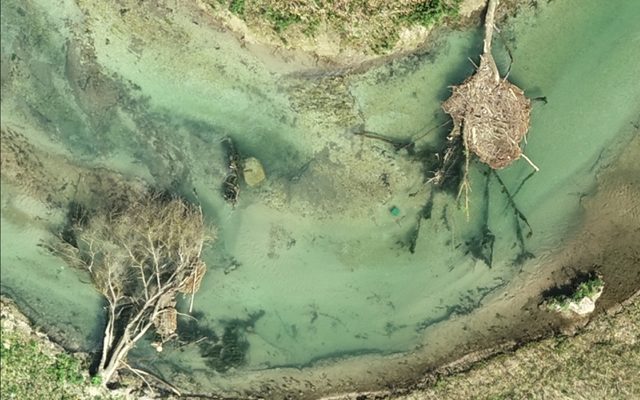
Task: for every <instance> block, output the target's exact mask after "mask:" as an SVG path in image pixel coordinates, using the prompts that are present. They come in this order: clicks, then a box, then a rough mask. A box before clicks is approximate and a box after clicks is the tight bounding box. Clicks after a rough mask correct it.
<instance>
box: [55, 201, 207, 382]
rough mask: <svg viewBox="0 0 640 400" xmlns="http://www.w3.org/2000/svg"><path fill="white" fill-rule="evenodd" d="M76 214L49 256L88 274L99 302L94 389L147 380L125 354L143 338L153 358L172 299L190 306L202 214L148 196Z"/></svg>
mask: <svg viewBox="0 0 640 400" xmlns="http://www.w3.org/2000/svg"><path fill="white" fill-rule="evenodd" d="M75 207H78V206H77V205H75ZM82 210H83V209H82V208H81V209H80V211H78V210H72V212H71V213H70V221H69V226H68V227H66V228H65V229H64V230H63V232H62V237H63V239H64V242H63V243H61V244H59V245H57V247H56V248H55V249H56V250H57V252H59V254H61V255H62V256H63V257H64V258H65V259H66V261H67V262H68V263H69V264H70V265H72V266H74V267H77V268H79V269H81V270H83V271H85V272H86V273H88V274H89V276H90V278H91V281H92V282H93V284H94V286H95V287H96V289H97V290H98V291H99V292H100V293H101V294H102V295H103V296H104V298H105V300H106V302H107V307H106V310H107V324H106V327H105V330H104V339H103V347H102V351H101V354H100V357H99V360H98V361H97V367H96V371H95V374H96V376H97V378H96V381H98V380H99V381H100V383H101V384H102V385H103V386H106V385H107V384H108V383H109V382H110V381H111V380H112V379H113V378H114V374H115V373H116V372H117V371H118V370H120V369H123V368H125V369H127V370H129V371H132V372H134V373H135V374H136V375H138V376H140V377H143V376H147V375H149V374H148V373H146V372H144V371H140V370H137V369H135V368H133V367H131V366H130V365H129V364H128V363H127V354H128V353H129V351H130V350H131V349H132V348H133V347H134V346H135V345H136V343H137V342H138V341H139V340H140V339H142V338H143V337H144V336H145V335H146V334H147V333H148V332H151V331H155V334H156V342H155V346H156V348H157V349H158V350H159V351H161V349H162V344H163V343H164V342H166V341H168V340H170V339H172V338H173V337H174V336H175V331H176V327H177V311H176V308H175V306H176V295H177V294H178V292H182V293H189V294H191V300H192V302H193V294H194V293H195V292H196V290H197V289H198V287H199V285H200V280H201V279H202V276H203V275H204V273H205V271H206V266H205V264H204V262H203V261H202V260H201V257H200V256H201V252H202V247H203V245H204V242H205V238H206V236H205V227H204V223H203V217H202V210H201V209H200V208H199V207H195V206H192V205H190V204H188V203H186V202H185V201H184V200H182V199H179V198H171V197H168V196H165V195H162V194H156V193H148V194H141V195H140V196H133V197H130V198H125V199H122V200H121V201H120V202H118V203H117V204H111V205H110V206H109V208H108V209H104V210H103V209H98V210H94V211H93V212H91V213H89V212H83V211H82ZM143 379H144V378H143Z"/></svg>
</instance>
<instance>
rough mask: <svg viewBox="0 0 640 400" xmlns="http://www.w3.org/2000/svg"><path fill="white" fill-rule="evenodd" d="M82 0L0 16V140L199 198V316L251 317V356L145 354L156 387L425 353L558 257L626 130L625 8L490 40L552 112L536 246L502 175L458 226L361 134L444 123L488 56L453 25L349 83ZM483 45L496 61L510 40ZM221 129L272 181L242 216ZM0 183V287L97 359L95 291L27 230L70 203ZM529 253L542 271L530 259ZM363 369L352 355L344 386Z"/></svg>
mask: <svg viewBox="0 0 640 400" xmlns="http://www.w3.org/2000/svg"><path fill="white" fill-rule="evenodd" d="M78 3H79V4H80V7H77V6H76V4H74V3H73V2H71V1H66V2H62V3H61V4H60V6H57V7H55V8H53V7H51V6H50V5H49V4H48V3H47V2H44V1H42V2H40V1H31V2H14V1H3V2H2V64H3V66H2V69H3V71H2V88H3V89H2V90H3V96H2V117H3V118H2V119H3V121H2V126H3V129H4V128H5V127H12V128H13V129H17V130H20V131H21V132H22V133H23V134H24V135H25V136H27V137H28V138H29V139H30V140H31V141H32V142H33V143H34V144H35V145H38V146H45V148H48V149H50V151H51V152H53V153H56V152H57V153H60V154H64V155H65V156H69V157H71V158H72V159H74V160H76V161H78V162H81V163H82V164H83V165H85V166H102V167H106V168H109V169H112V170H116V171H120V172H122V173H125V174H127V175H130V176H137V177H142V178H144V179H146V180H148V181H150V182H153V183H154V184H157V185H159V186H170V185H171V186H172V187H174V188H177V190H179V191H181V192H182V193H187V194H189V193H191V192H192V189H196V191H197V193H198V196H199V199H200V201H201V203H202V205H203V208H204V210H205V212H206V215H207V219H208V221H209V222H210V223H211V224H212V225H215V226H216V227H217V230H218V236H219V238H218V240H217V241H216V242H215V244H213V245H212V246H211V248H209V249H208V250H207V252H206V254H205V258H206V261H207V264H208V265H209V272H208V274H207V275H206V277H205V279H204V281H203V284H202V288H201V290H200V291H199V292H198V294H197V296H196V302H195V311H196V312H197V313H198V324H199V326H200V328H202V329H210V330H214V331H215V332H216V333H217V334H218V335H221V334H222V332H223V331H224V329H225V327H229V326H231V325H233V323H234V322H233V321H236V322H235V323H236V324H237V323H238V320H240V321H251V322H250V323H245V325H242V323H240V326H241V327H242V329H241V330H236V331H235V333H236V334H237V335H238V336H239V337H240V340H241V342H244V343H248V347H247V351H246V354H244V362H243V363H242V365H239V366H235V367H234V369H233V370H232V371H231V372H229V371H227V372H226V373H224V374H222V375H221V374H219V373H216V372H213V371H212V370H211V369H210V368H208V367H207V364H206V363H205V361H206V360H205V359H203V358H202V357H201V354H200V353H199V351H198V348H197V346H191V347H186V348H183V349H181V351H178V350H173V351H172V350H171V349H168V350H166V351H165V352H163V353H161V354H151V353H149V352H148V351H146V350H145V349H139V354H138V356H137V357H138V362H140V363H141V364H142V365H145V366H146V367H149V368H154V369H155V370H157V371H160V372H162V373H163V374H165V375H166V376H171V374H172V373H173V372H174V371H176V370H178V371H183V372H187V373H188V374H190V375H192V377H193V379H194V380H196V381H197V382H199V383H200V384H202V385H204V387H214V388H222V389H223V390H231V389H230V388H229V386H233V385H237V382H238V381H239V380H240V381H241V380H242V378H243V376H245V375H243V374H246V376H247V377H249V376H250V377H251V379H253V380H254V381H255V382H260V379H261V378H260V372H256V371H261V370H265V369H267V368H274V367H298V366H307V367H308V366H310V365H311V364H312V363H314V362H317V361H319V360H325V361H327V362H329V361H330V360H331V359H332V358H335V357H336V356H350V355H362V354H372V355H389V354H395V353H398V352H407V351H412V350H413V349H415V348H416V346H421V347H422V348H424V347H428V346H429V344H428V343H423V333H424V330H425V329H426V328H427V327H429V326H432V325H433V324H446V323H447V320H448V318H450V317H451V316H453V315H461V314H467V313H469V312H471V311H472V310H473V309H475V308H477V307H479V306H480V305H481V304H482V302H483V299H486V298H489V297H491V296H497V295H499V294H500V290H501V289H502V288H503V287H504V286H505V285H506V284H507V283H508V282H509V281H510V280H511V279H512V278H513V277H514V276H516V275H517V274H518V273H519V272H520V271H521V270H523V269H528V270H529V271H531V270H535V268H538V266H539V265H540V266H541V265H542V263H541V261H540V260H543V259H545V256H546V255H547V254H549V252H551V251H552V250H554V249H557V248H559V247H560V246H561V244H562V241H563V239H564V238H565V237H566V236H567V235H568V234H569V233H570V232H571V230H572V228H573V227H574V226H575V225H576V224H577V223H578V222H579V221H580V210H581V207H580V200H581V198H582V196H583V195H584V194H588V193H589V192H590V191H591V190H592V189H593V185H594V182H595V180H594V179H595V174H596V172H597V171H598V170H599V168H601V167H603V166H606V165H607V163H608V162H610V160H611V159H612V158H613V157H614V156H615V154H616V153H617V152H618V151H619V150H620V148H621V146H623V144H624V143H626V141H628V139H629V137H630V135H632V134H637V129H636V131H635V133H633V131H632V130H631V124H632V123H633V122H636V121H637V118H638V115H639V114H640V87H639V86H638V85H635V84H632V83H633V82H635V78H636V77H637V76H640V68H639V67H638V63H637V62H635V60H637V59H638V58H640V29H638V27H637V24H636V21H637V17H638V16H640V2H636V1H619V2H617V3H616V7H613V6H611V4H609V3H606V2H600V1H595V0H590V1H569V0H567V1H555V2H552V3H551V4H548V5H544V6H540V8H538V9H530V10H523V11H521V13H520V14H519V15H518V16H517V17H515V18H514V19H512V20H510V21H509V23H508V25H507V26H505V27H503V29H502V30H503V35H504V37H505V40H506V43H507V44H508V45H509V46H510V47H511V48H512V50H513V56H514V64H513V68H512V70H511V73H510V76H509V78H510V80H512V81H513V82H515V83H516V84H518V85H519V86H521V87H523V88H524V89H525V91H526V92H527V94H528V95H529V96H531V97H535V96H546V98H547V99H548V104H542V103H536V105H535V106H534V111H533V116H532V121H531V130H530V134H529V137H528V143H527V145H526V147H525V150H524V152H525V154H527V156H528V157H529V158H531V159H532V160H533V161H534V162H535V163H536V164H537V165H538V166H539V167H540V169H541V171H540V172H539V173H537V174H535V175H534V176H533V177H531V178H530V179H528V180H527V181H526V184H525V185H523V186H522V188H521V190H520V191H519V192H518V194H517V196H516V201H517V205H518V207H519V208H520V210H521V211H522V212H523V214H524V215H526V217H527V218H528V222H529V224H530V225H531V229H532V231H533V234H532V235H531V236H530V237H527V235H526V234H527V233H528V229H527V228H526V226H524V225H523V224H522V222H520V223H519V224H518V223H517V222H516V219H515V218H514V216H513V212H512V210H511V209H510V208H509V205H508V203H507V200H506V197H505V195H504V194H503V193H502V188H501V186H499V185H498V183H497V180H496V179H495V178H490V180H489V184H488V186H487V187H488V189H487V192H486V193H485V182H486V178H485V177H484V175H483V171H485V170H484V169H483V168H482V166H480V165H479V164H477V163H472V172H471V178H472V189H473V191H472V193H471V199H470V200H471V210H470V213H471V216H470V220H469V221H467V219H466V218H465V215H464V212H463V211H462V210H460V209H459V207H458V203H457V202H456V200H455V196H451V195H449V194H443V193H435V194H433V195H432V192H431V187H430V186H429V185H426V184H425V183H424V175H423V171H422V168H423V165H422V164H421V163H420V161H419V160H417V159H415V158H412V157H410V156H409V155H408V154H406V153H405V152H394V150H393V148H392V147H391V146H389V145H387V144H385V143H383V142H379V141H375V140H367V139H362V138H360V137H356V136H354V135H353V134H352V131H353V130H355V129H357V127H358V126H361V125H364V127H365V128H366V129H367V130H368V131H373V132H377V133H379V134H383V135H386V136H389V137H395V138H408V137H417V136H419V135H421V134H422V133H424V132H426V131H427V130H429V129H430V128H432V127H434V126H438V125H440V124H441V123H443V122H444V121H446V116H445V115H444V114H443V113H442V112H441V110H440V103H441V102H442V101H443V100H444V99H446V98H447V97H448V95H449V89H448V86H449V85H453V84H457V83H459V82H461V81H462V80H463V79H464V78H465V77H466V76H468V75H469V74H471V73H472V71H473V65H472V64H471V62H470V61H469V60H468V58H469V57H471V58H472V59H475V58H476V57H477V55H478V52H479V51H480V44H481V37H480V32H478V31H469V32H448V33H446V34H443V35H442V37H441V38H440V39H439V40H438V43H437V44H436V45H435V46H434V48H433V49H432V50H431V51H430V52H428V53H424V54H420V55H414V56H408V57H406V58H403V59H399V60H396V61H394V62H391V63H388V64H385V65H382V66H379V67H376V68H372V69H371V70H369V71H367V72H364V73H361V74H354V75H352V76H341V75H340V74H335V73H315V72H308V71H307V73H304V74H300V73H299V72H300V68H301V67H297V66H296V64H295V62H282V61H278V58H277V57H272V56H271V55H270V54H268V52H266V54H262V53H261V52H260V49H259V48H251V46H250V50H253V53H251V52H249V51H247V50H245V49H243V48H241V47H240V45H239V43H238V42H237V41H236V40H235V39H234V38H233V37H231V36H230V35H229V34H228V33H225V32H220V31H216V30H212V29H209V28H207V27H206V26H204V24H202V23H200V24H195V23H193V22H192V21H191V20H190V19H189V18H187V17H185V16H184V15H183V14H180V13H175V14H172V17H171V18H160V17H157V16H152V17H150V18H156V19H155V20H154V21H155V22H154V24H149V23H148V22H147V25H146V26H144V25H140V24H137V23H136V22H139V21H138V20H136V16H135V15H134V16H128V17H125V18H121V17H120V16H118V13H117V12H116V11H114V10H112V9H110V8H109V7H108V6H105V5H97V4H100V3H96V4H93V5H92V4H91V2H84V1H79V2H78ZM81 10H85V12H84V15H83V13H82V11H81ZM150 15H153V13H151V14H150ZM127 18H129V19H127ZM194 20H195V18H194ZM200 22H202V21H200ZM87 38H90V39H91V41H90V42H87ZM158 38H162V40H159V39H158ZM82 43H85V44H86V43H90V45H91V46H90V47H91V48H92V49H93V51H94V56H95V58H90V60H91V62H90V63H87V62H85V63H82V62H77V61H74V59H73V54H77V52H76V53H74V48H76V47H74V46H77V48H80V44H82ZM495 47H496V57H497V59H498V60H499V63H500V64H501V67H502V68H503V69H506V68H505V67H506V53H505V51H504V48H503V46H502V45H501V42H499V41H497V42H496V45H495ZM252 54H258V55H252ZM86 60H87V59H85V61H86ZM94 67H95V70H92V69H91V68H94ZM83 71H84V72H83ZM86 71H94V72H95V71H100V72H101V73H102V75H97V76H99V77H100V79H98V78H96V77H95V76H96V75H91V74H89V75H90V76H91V79H93V81H86V82H85V83H84V85H85V86H82V85H81V84H79V83H78V82H80V83H82V82H83V81H82V80H83V79H86V74H88V72H86ZM83 73H84V75H83ZM87 82H88V83H87ZM87 85H88V87H89V88H90V89H91V88H92V87H95V91H94V92H91V90H87V89H86V88H87ZM92 85H93V86H92ZM78 87H82V88H84V89H81V90H80V89H78ZM114 93H115V94H114ZM446 133H447V128H446V127H442V128H440V129H436V130H434V131H432V132H431V133H430V134H429V135H427V136H426V137H425V138H424V139H421V140H420V141H419V142H418V147H419V148H422V149H430V148H433V147H436V146H438V144H439V143H441V141H442V138H443V137H444V136H445V135H446ZM225 136H230V137H231V138H233V140H234V141H235V142H236V145H237V146H238V149H239V150H240V152H241V153H242V154H243V155H245V156H254V157H257V158H258V159H260V160H261V161H262V163H263V164H264V166H265V169H266V171H267V176H268V179H267V181H266V182H265V183H264V184H263V185H261V186H260V187H258V188H248V187H243V188H242V192H241V197H240V203H239V206H238V207H237V208H236V209H235V210H234V209H232V208H230V207H229V206H228V205H227V204H225V203H224V201H223V200H222V199H221V196H220V192H219V188H220V184H221V182H222V179H223V178H224V174H225V162H224V154H223V150H222V147H221V145H220V140H221V139H222V138H223V137H225ZM46 146H48V147H46ZM530 172H531V168H530V167H529V166H528V164H526V163H525V162H524V161H522V160H521V161H517V162H516V163H514V164H513V165H512V166H511V167H509V168H508V169H506V170H504V171H501V172H500V173H499V174H500V176H501V178H502V179H503V181H504V182H505V184H506V186H507V187H508V188H509V189H510V190H511V191H512V192H513V191H514V190H515V189H516V188H517V187H518V186H519V185H520V183H521V182H522V181H523V179H525V178H526V177H527V176H528V175H529V174H530ZM3 189H6V190H3V191H2V289H3V292H6V293H7V294H9V295H11V296H13V297H16V298H17V299H18V300H19V301H20V302H21V303H22V304H25V305H26V304H28V305H29V313H30V314H31V315H32V316H33V317H34V318H36V319H37V320H38V321H39V322H40V323H42V324H43V325H44V326H46V327H48V329H50V330H53V331H54V332H57V333H58V336H59V337H60V338H63V339H64V340H65V341H67V342H68V344H69V345H70V346H75V347H79V348H85V349H91V348H95V346H96V345H97V343H98V342H97V340H98V338H99V335H100V324H101V317H100V315H101V311H100V300H99V298H98V296H97V295H96V294H95V293H93V292H92V289H91V287H90V285H88V284H86V283H84V282H82V281H81V280H79V279H78V278H77V277H76V275H74V273H73V272H72V271H69V270H67V269H66V268H64V267H63V266H62V263H61V261H60V260H58V259H56V258H54V257H52V256H50V255H47V254H46V253H45V252H44V251H42V250H39V249H38V248H37V247H36V244H37V243H38V242H39V241H41V240H45V239H46V238H47V237H48V235H49V234H47V233H46V231H45V228H48V226H47V224H41V223H40V224H39V223H33V222H29V221H33V220H35V217H36V216H37V217H40V221H42V220H43V221H51V222H52V223H56V222H57V223H59V221H61V219H62V217H63V213H64V210H63V209H61V208H58V209H51V208H47V207H44V206H43V205H42V204H41V203H38V202H37V201H35V200H31V199H30V198H29V196H28V195H26V194H19V192H16V190H15V189H14V188H9V187H7V188H5V187H3ZM431 196H432V197H431ZM429 198H431V199H432V201H433V205H432V208H431V213H430V218H428V219H422V221H421V224H420V230H419V236H418V239H417V241H416V242H415V252H413V253H412V252H410V251H409V249H408V247H409V238H410V237H411V235H412V232H414V229H415V228H416V221H418V220H419V213H420V212H422V211H421V210H423V207H424V205H425V204H426V203H427V202H428V199H429ZM487 202H488V203H487ZM485 206H486V207H487V208H486V210H485ZM19 215H27V217H24V218H23V219H20V218H18V217H17V216H19ZM485 217H486V220H487V226H488V228H489V229H490V230H491V232H492V233H493V234H494V235H495V243H494V246H493V259H492V263H491V266H488V265H487V263H486V262H485V261H483V260H482V259H481V258H479V257H474V256H473V254H472V253H470V245H469V243H470V242H472V241H473V240H479V239H481V235H480V234H481V233H482V228H483V227H482V221H483V219H484V218H485ZM30 218H31V219H30ZM517 229H522V230H523V235H524V236H525V238H524V243H520V242H519V241H518V239H517ZM522 246H524V248H523V247H522ZM529 253H531V254H532V255H534V256H535V257H534V258H527V257H523V255H524V254H529ZM519 257H520V259H519V260H518V258H519ZM516 260H518V262H516ZM318 368H319V369H320V370H321V369H322V368H321V367H318ZM308 369H310V370H311V368H308ZM366 369H367V362H363V363H360V364H358V363H357V362H354V363H352V364H350V367H349V368H348V369H347V370H346V372H345V371H342V372H343V374H345V376H351V375H353V376H356V375H361V374H363V373H364V371H365V370H366ZM284 371H287V372H286V373H287V374H289V373H291V371H290V370H284ZM301 371H302V372H300V373H301V374H304V373H306V372H305V371H307V368H305V369H302V370H301ZM269 376H270V377H273V376H274V375H269ZM275 376H277V373H276V375H275ZM232 378H233V379H232ZM345 379H346V378H345ZM204 382H207V383H206V385H205V383H204ZM231 382H235V383H233V384H232V383H231ZM256 385H257V384H256ZM255 387H258V386H255Z"/></svg>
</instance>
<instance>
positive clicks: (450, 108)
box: [442, 0, 537, 169]
mask: <svg viewBox="0 0 640 400" xmlns="http://www.w3.org/2000/svg"><path fill="white" fill-rule="evenodd" d="M497 4H498V1H497V0H490V1H489V6H488V9H487V17H486V20H485V37H484V49H483V54H482V55H481V56H480V66H479V67H478V68H477V71H476V73H475V74H474V75H472V76H471V77H469V78H467V79H466V80H465V81H464V82H463V83H462V84H461V85H459V86H455V87H453V93H452V95H451V97H450V98H449V99H448V100H447V101H445V102H444V103H443V104H442V108H443V109H444V111H445V112H446V113H447V114H449V115H451V118H452V119H453V129H452V131H451V134H450V135H451V136H459V135H462V137H463V140H464V145H465V148H466V149H467V150H468V151H470V152H472V153H474V154H476V155H477V156H478V158H479V159H480V161H482V162H484V163H485V164H488V165H489V166H490V167H491V168H493V169H501V168H504V167H506V166H507V165H509V164H511V163H512V162H513V161H514V160H517V159H518V158H520V157H521V156H523V157H524V158H525V159H527V158H526V156H524V155H523V154H522V150H521V149H520V142H521V141H522V140H523V139H524V137H525V135H526V134H527V131H528V129H529V119H530V115H531V101H530V100H529V99H528V98H527V97H526V96H525V95H524V92H523V91H522V89H520V88H519V87H517V86H516V85H514V84H512V83H510V82H509V81H507V80H506V79H502V78H500V73H499V71H498V68H497V67H496V63H495V61H494V59H493V56H492V55H491V40H492V37H493V29H494V18H495V9H496V6H497ZM527 160H528V159H527ZM532 165H533V164H532ZM534 168H537V167H535V166H534Z"/></svg>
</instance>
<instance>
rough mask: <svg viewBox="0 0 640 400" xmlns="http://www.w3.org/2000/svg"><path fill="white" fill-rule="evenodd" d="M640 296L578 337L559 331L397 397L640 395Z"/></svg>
mask: <svg viewBox="0 0 640 400" xmlns="http://www.w3.org/2000/svg"><path fill="white" fill-rule="evenodd" d="M639 324H640V297H638V295H636V296H635V300H633V301H631V302H629V303H628V304H627V305H626V306H625V307H624V308H623V309H622V311H621V312H620V313H618V314H616V315H607V314H601V315H600V316H599V318H597V319H595V320H593V321H592V322H591V323H590V324H589V325H588V326H587V327H586V328H585V329H584V330H583V331H582V332H580V333H579V334H578V335H576V336H573V337H566V336H558V337H553V338H549V339H545V340H542V341H540V342H534V343H529V344H527V345H525V346H523V347H522V348H520V349H518V350H516V351H514V352H508V353H504V354H500V355H498V356H496V357H493V358H492V359H489V360H487V361H484V362H481V363H479V364H476V365H475V366H473V367H472V368H471V369H470V370H469V371H466V372H462V373H459V374H454V375H450V376H441V377H440V378H438V379H437V380H436V381H435V382H434V383H433V385H431V387H430V388H427V389H424V390H421V391H419V392H415V393H413V394H411V395H408V396H401V397H397V398H395V397H394V398H393V399H394V400H418V399H420V400H432V399H433V400H436V399H437V400H449V399H451V400H453V399H482V400H489V399H505V400H506V399H509V400H511V399H638V398H640V380H638V379H637V377H638V376H639V375H640V330H638V329H637V327H638V325H639Z"/></svg>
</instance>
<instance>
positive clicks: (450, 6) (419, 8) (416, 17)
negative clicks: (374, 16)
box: [401, 0, 460, 27]
mask: <svg viewBox="0 0 640 400" xmlns="http://www.w3.org/2000/svg"><path fill="white" fill-rule="evenodd" d="M459 4H460V0H455V1H447V0H431V1H427V2H422V3H418V4H416V5H415V6H414V8H413V10H412V11H411V12H410V13H409V14H406V15H405V16H403V17H401V19H402V20H405V21H407V22H409V23H412V24H419V25H422V26H425V27H429V26H431V25H434V24H436V23H437V22H439V21H440V20H441V19H442V18H444V17H447V16H455V15H458V11H459Z"/></svg>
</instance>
